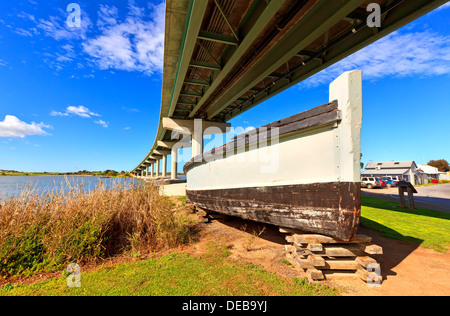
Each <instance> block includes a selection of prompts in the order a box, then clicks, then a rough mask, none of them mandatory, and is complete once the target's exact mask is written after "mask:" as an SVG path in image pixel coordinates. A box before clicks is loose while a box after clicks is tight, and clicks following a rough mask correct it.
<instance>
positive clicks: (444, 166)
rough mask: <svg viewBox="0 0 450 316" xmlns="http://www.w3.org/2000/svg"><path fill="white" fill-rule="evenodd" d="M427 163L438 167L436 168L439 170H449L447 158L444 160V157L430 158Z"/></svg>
mask: <svg viewBox="0 0 450 316" xmlns="http://www.w3.org/2000/svg"><path fill="white" fill-rule="evenodd" d="M427 165H429V166H432V167H435V168H438V170H439V171H440V172H449V171H450V166H449V164H448V162H447V160H445V159H439V160H430V162H428V164H427Z"/></svg>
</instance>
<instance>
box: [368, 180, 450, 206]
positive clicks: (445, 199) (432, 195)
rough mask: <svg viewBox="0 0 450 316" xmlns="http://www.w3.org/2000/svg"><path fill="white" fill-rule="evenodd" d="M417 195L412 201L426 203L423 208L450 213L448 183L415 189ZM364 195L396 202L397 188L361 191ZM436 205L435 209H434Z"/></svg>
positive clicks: (449, 186)
mask: <svg viewBox="0 0 450 316" xmlns="http://www.w3.org/2000/svg"><path fill="white" fill-rule="evenodd" d="M416 190H417V194H414V201H416V202H421V203H426V204H428V205H417V206H423V207H427V206H428V208H432V209H436V210H439V211H444V212H449V213H450V183H446V184H439V185H429V186H424V187H416ZM362 191H363V194H365V195H377V196H379V197H389V198H394V199H396V200H397V201H398V188H390V189H386V188H385V189H372V190H369V189H362ZM434 205H436V207H434Z"/></svg>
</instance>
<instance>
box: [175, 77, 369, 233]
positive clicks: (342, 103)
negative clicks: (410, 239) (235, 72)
mask: <svg viewBox="0 0 450 316" xmlns="http://www.w3.org/2000/svg"><path fill="white" fill-rule="evenodd" d="M361 122H362V73H361V72H359V71H354V72H348V73H345V74H343V75H342V76H341V77H339V78H338V79H336V80H335V81H334V82H333V83H332V84H331V85H330V103H328V104H325V105H322V106H319V107H317V108H314V109H311V110H308V111H305V112H302V113H299V114H297V115H294V116H292V117H289V118H286V119H283V120H280V121H276V122H274V123H271V124H269V125H266V126H265V127H262V128H260V129H257V130H255V131H252V132H248V133H246V134H243V135H239V136H238V137H236V139H235V140H234V141H232V142H230V143H228V144H225V145H224V146H222V147H218V148H215V149H213V150H212V151H209V152H206V153H204V154H202V155H200V156H197V157H194V158H193V159H192V160H191V161H190V162H188V163H187V164H186V165H185V166H184V171H185V172H186V175H187V190H186V193H187V197H188V198H189V200H191V201H192V202H193V203H194V204H196V205H197V206H198V207H200V208H202V209H205V210H209V211H214V212H219V213H223V214H228V215H232V216H238V217H241V218H244V219H250V220H254V221H258V222H262V223H267V224H273V225H277V226H281V227H287V228H293V229H299V230H302V231H304V232H312V233H318V234H323V235H327V236H331V237H334V238H337V239H339V240H342V241H349V240H351V239H352V238H354V236H355V235H356V232H357V229H358V225H359V219H360V212H361V197H360V187H361V185H360V132H361Z"/></svg>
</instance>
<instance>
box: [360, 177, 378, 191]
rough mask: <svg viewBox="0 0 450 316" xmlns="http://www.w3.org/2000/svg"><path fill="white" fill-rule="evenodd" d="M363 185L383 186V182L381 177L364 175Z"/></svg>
mask: <svg viewBox="0 0 450 316" xmlns="http://www.w3.org/2000/svg"><path fill="white" fill-rule="evenodd" d="M361 187H362V188H368V189H373V188H381V182H380V179H379V178H375V177H364V178H362V179H361Z"/></svg>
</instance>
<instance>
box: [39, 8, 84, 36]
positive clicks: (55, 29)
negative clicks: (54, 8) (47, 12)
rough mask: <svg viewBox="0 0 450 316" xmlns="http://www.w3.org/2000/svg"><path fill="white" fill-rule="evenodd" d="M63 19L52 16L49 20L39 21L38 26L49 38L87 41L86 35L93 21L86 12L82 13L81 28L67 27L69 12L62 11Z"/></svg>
mask: <svg viewBox="0 0 450 316" xmlns="http://www.w3.org/2000/svg"><path fill="white" fill-rule="evenodd" d="M60 13H61V16H63V17H64V18H61V17H59V16H50V17H49V19H48V20H44V19H39V20H38V21H37V24H36V26H37V27H38V28H39V29H41V30H43V31H44V33H45V34H46V35H47V36H50V37H52V38H54V39H55V40H57V41H60V40H73V39H86V33H87V32H88V30H89V28H90V27H91V26H92V23H91V20H90V19H89V16H88V15H87V13H86V12H84V11H82V12H81V27H69V26H68V25H67V23H66V22H67V20H66V19H67V17H68V16H69V14H70V13H69V12H66V11H63V10H61V9H60Z"/></svg>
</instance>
